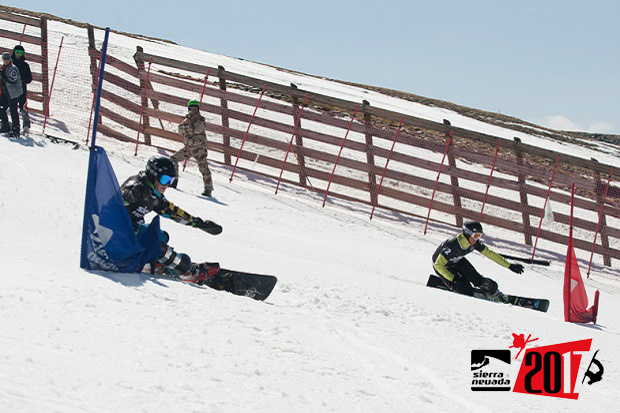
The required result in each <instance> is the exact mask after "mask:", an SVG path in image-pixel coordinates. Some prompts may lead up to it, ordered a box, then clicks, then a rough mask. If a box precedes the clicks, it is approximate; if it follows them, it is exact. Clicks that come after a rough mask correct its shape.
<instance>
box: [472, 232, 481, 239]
mask: <svg viewBox="0 0 620 413" xmlns="http://www.w3.org/2000/svg"><path fill="white" fill-rule="evenodd" d="M471 237H472V238H473V239H480V238H481V237H482V232H474V233H472V234H471Z"/></svg>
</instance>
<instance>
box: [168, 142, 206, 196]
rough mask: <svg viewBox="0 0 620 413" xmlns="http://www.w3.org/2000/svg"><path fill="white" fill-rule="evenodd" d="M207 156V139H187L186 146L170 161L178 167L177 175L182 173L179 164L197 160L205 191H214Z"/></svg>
mask: <svg viewBox="0 0 620 413" xmlns="http://www.w3.org/2000/svg"><path fill="white" fill-rule="evenodd" d="M207 154H208V152H207V140H206V139H204V138H202V139H197V138H187V139H186V141H185V146H184V147H183V148H181V150H179V151H178V152H177V153H175V154H174V155H172V156H171V157H170V159H172V162H174V163H175V165H176V167H177V175H178V173H179V172H180V170H179V162H181V161H184V160H186V159H189V158H194V159H196V163H197V164H198V170H199V171H200V173H201V174H202V180H203V182H204V189H206V190H208V191H213V180H212V179H211V171H210V170H209V165H208V164H207Z"/></svg>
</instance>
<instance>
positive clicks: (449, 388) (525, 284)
mask: <svg viewBox="0 0 620 413" xmlns="http://www.w3.org/2000/svg"><path fill="white" fill-rule="evenodd" d="M99 143H100V144H101V145H103V146H104V147H105V148H106V150H107V151H108V154H109V156H110V159H111V162H112V164H113V166H114V168H115V171H116V174H117V176H118V178H119V180H120V181H121V182H122V180H124V179H125V178H127V177H128V176H129V175H131V174H134V173H136V172H138V171H139V170H140V169H141V168H142V167H143V166H144V164H145V162H146V159H148V157H149V156H150V155H152V154H153V152H149V150H148V149H143V150H141V152H140V154H139V155H138V156H137V157H134V156H133V150H132V148H128V147H126V146H123V145H122V144H119V143H116V142H114V141H111V140H105V139H100V141H99ZM0 159H1V161H2V164H3V168H2V175H1V176H2V185H0V212H1V213H0V216H1V217H2V218H1V221H0V228H1V229H2V237H0V251H2V257H3V263H4V267H3V275H2V288H0V314H1V316H0V366H2V368H1V369H0V411H2V412H101V411H114V412H137V411H144V412H172V411H184V412H186V411H196V412H215V411H221V412H244V411H248V412H249V411H252V412H284V411H296V412H329V411H334V412H353V411H357V412H378V411H385V412H427V411H442V412H443V411H445V412H452V411H457V410H459V411H472V412H493V411H502V412H505V411H512V412H523V411H540V412H564V411H584V412H586V411H587V412H612V411H618V410H619V407H620V394H619V393H618V391H617V387H618V382H619V380H620V373H619V370H618V366H620V355H619V353H618V348H620V319H619V317H618V314H619V311H618V310H619V309H620V302H619V299H618V280H617V275H616V274H617V273H616V274H614V273H609V274H595V273H593V274H592V276H591V278H590V279H589V280H586V284H587V290H588V294H589V295H590V297H593V293H594V288H600V289H601V299H600V301H601V304H600V313H599V324H598V325H596V326H582V325H575V324H569V323H565V322H564V320H563V308H562V285H563V264H562V263H561V262H559V261H558V262H554V263H553V264H552V265H551V267H547V268H544V267H542V268H541V267H534V266H530V265H526V271H525V273H524V274H523V275H520V276H519V275H515V274H513V273H511V272H509V271H507V270H505V269H503V268H500V267H499V266H497V265H496V264H494V263H493V262H491V261H489V260H486V259H485V258H484V257H482V256H481V255H479V254H478V255H477V256H470V257H471V261H472V262H473V263H474V265H475V266H476V267H477V268H478V269H479V271H480V272H481V273H483V274H485V275H486V276H490V277H493V278H494V279H495V280H496V281H498V283H499V285H500V288H501V289H502V290H503V291H505V292H508V293H514V294H522V295H529V296H537V297H546V298H549V299H550V300H551V308H550V309H549V312H548V313H546V314H543V313H539V312H535V311H532V310H528V309H522V308H516V307H511V306H508V305H501V304H494V303H490V302H484V301H480V300H476V299H472V298H468V297H463V296H458V295H456V294H452V293H447V292H443V291H439V290H434V289H430V288H427V287H425V282H426V279H427V276H428V274H429V273H430V272H431V271H432V269H431V259H430V256H431V254H432V253H433V251H434V249H435V247H436V246H437V245H438V244H439V243H440V242H441V241H442V240H443V238H444V237H446V236H448V235H449V233H450V232H449V230H445V231H444V230H442V229H441V228H436V230H435V231H432V234H430V235H427V236H426V237H424V236H423V235H422V234H421V233H420V230H419V226H413V225H410V224H409V223H407V222H406V221H402V222H398V221H392V222H389V221H387V220H385V219H383V220H382V219H380V218H381V216H379V217H378V218H375V219H374V220H372V221H369V220H368V215H367V214H360V213H358V212H355V211H354V210H349V209H347V208H343V207H340V206H339V207H335V206H333V204H330V203H328V206H326V207H325V208H321V201H322V199H321V197H320V196H318V195H316V194H315V195H312V194H304V193H303V192H300V190H299V189H295V188H291V187H285V188H283V189H282V188H281V191H280V192H279V193H278V195H274V185H275V183H274V182H271V181H269V180H265V179H263V178H260V177H258V176H255V175H252V174H250V173H238V175H236V177H235V179H234V180H233V181H232V183H230V182H229V181H228V177H229V176H230V170H229V169H226V168H224V167H219V166H216V165H214V166H213V175H214V180H215V191H214V195H215V197H216V199H214V200H205V199H202V198H200V197H198V196H197V195H196V194H198V193H199V192H200V190H201V183H202V180H201V178H200V176H199V173H198V171H197V170H196V169H195V167H192V168H189V169H188V170H187V171H186V172H185V173H184V174H183V175H182V176H181V180H180V182H179V190H169V191H168V192H167V195H168V197H169V199H170V200H172V201H173V202H174V203H176V204H178V205H180V206H181V207H183V208H184V209H186V210H187V211H189V212H190V213H193V214H195V215H197V216H200V217H203V218H207V219H211V220H213V221H215V222H217V223H219V224H221V225H222V226H223V227H224V232H223V233H222V234H221V235H219V236H217V237H214V236H211V235H208V234H206V233H204V232H201V231H199V230H196V229H192V228H189V227H183V226H180V225H178V224H176V223H174V222H172V221H169V220H163V228H164V229H165V230H166V231H168V232H169V233H170V235H171V245H173V246H174V247H175V248H176V249H177V251H182V252H186V253H188V254H189V255H190V256H191V257H192V258H193V259H194V260H195V261H206V260H209V261H219V262H220V263H221V264H222V266H224V267H228V268H234V269H239V270H251V271H256V272H260V273H267V274H274V275H276V276H277V277H278V278H279V284H278V285H277V286H276V288H275V290H274V292H273V293H272V295H271V297H270V298H269V299H268V301H267V302H256V301H253V300H251V299H248V298H245V297H238V296H234V295H231V294H228V293H225V292H218V291H214V290H210V289H208V288H203V287H197V286H194V285H190V284H185V283H182V282H178V281H174V280H170V279H166V278H158V277H153V276H149V275H140V274H113V273H89V272H85V271H83V270H81V269H80V268H79V250H80V237H81V227H82V214H83V204H84V190H85V187H86V169H87V163H88V151H87V150H86V149H85V148H80V149H77V150H74V149H72V147H71V146H70V145H63V144H53V143H50V142H49V141H47V140H45V139H44V138H41V137H37V136H34V137H33V138H29V139H22V140H15V139H9V138H5V137H0ZM257 183H258V185H257ZM442 231H443V232H442ZM492 242H493V241H492V240H489V244H491V246H492ZM512 331H513V332H515V333H517V334H519V333H524V334H525V335H526V336H527V335H528V334H532V338H538V340H537V341H535V342H533V343H530V344H528V348H530V347H537V346H544V345H551V344H557V343H563V342H568V341H575V340H582V339H588V338H592V339H593V342H592V349H591V350H592V351H591V352H589V353H586V354H585V355H584V357H583V360H582V362H581V367H580V370H579V375H578V377H577V386H576V391H578V392H579V393H580V396H579V399H578V400H577V401H575V400H564V399H557V398H551V397H543V396H535V395H529V394H518V393H512V392H473V391H471V390H470V385H471V371H470V362H471V350H473V349H508V347H509V346H510V345H512V334H511V332H512ZM599 349H600V351H599V353H598V355H597V359H598V360H600V361H601V362H602V363H603V365H604V367H605V373H604V376H603V380H602V381H600V382H598V383H596V384H593V385H591V386H588V385H587V384H583V385H582V384H581V380H582V377H583V373H584V371H585V369H586V367H587V364H588V363H589V362H590V360H591V358H592V355H593V352H594V351H595V350H599ZM512 355H513V362H512V364H511V367H510V369H511V370H510V371H511V378H512V379H513V380H514V379H516V377H517V372H518V369H519V366H520V364H521V360H522V359H523V353H521V356H520V357H519V359H518V360H514V356H516V350H515V349H512Z"/></svg>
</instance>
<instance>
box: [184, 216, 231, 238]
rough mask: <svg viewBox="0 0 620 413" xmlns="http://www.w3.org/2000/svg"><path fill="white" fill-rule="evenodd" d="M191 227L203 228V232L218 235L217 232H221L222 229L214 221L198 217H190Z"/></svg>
mask: <svg viewBox="0 0 620 413" xmlns="http://www.w3.org/2000/svg"><path fill="white" fill-rule="evenodd" d="M192 227H195V228H199V229H201V230H203V231H204V232H208V233H209V234H211V235H218V234H221V233H222V231H223V228H222V227H221V226H219V225H217V224H216V223H215V222H213V221H203V220H202V219H200V218H198V217H194V218H193V219H192Z"/></svg>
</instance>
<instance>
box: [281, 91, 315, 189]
mask: <svg viewBox="0 0 620 413" xmlns="http://www.w3.org/2000/svg"><path fill="white" fill-rule="evenodd" d="M307 101H308V94H307V93H306V97H304V103H303V105H301V110H300V111H299V117H298V118H297V121H296V122H295V127H294V128H293V134H292V135H291V140H290V141H289V142H288V149H287V150H286V156H284V161H283V162H282V169H280V177H279V178H278V184H277V185H276V195H277V194H278V188H280V181H281V180H282V173H283V172H284V167H285V166H286V160H287V159H288V154H289V152H291V148H292V147H293V139H295V134H296V133H297V129H298V128H299V124H300V123H301V117H302V115H303V114H304V108H305V107H306V102H307Z"/></svg>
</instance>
